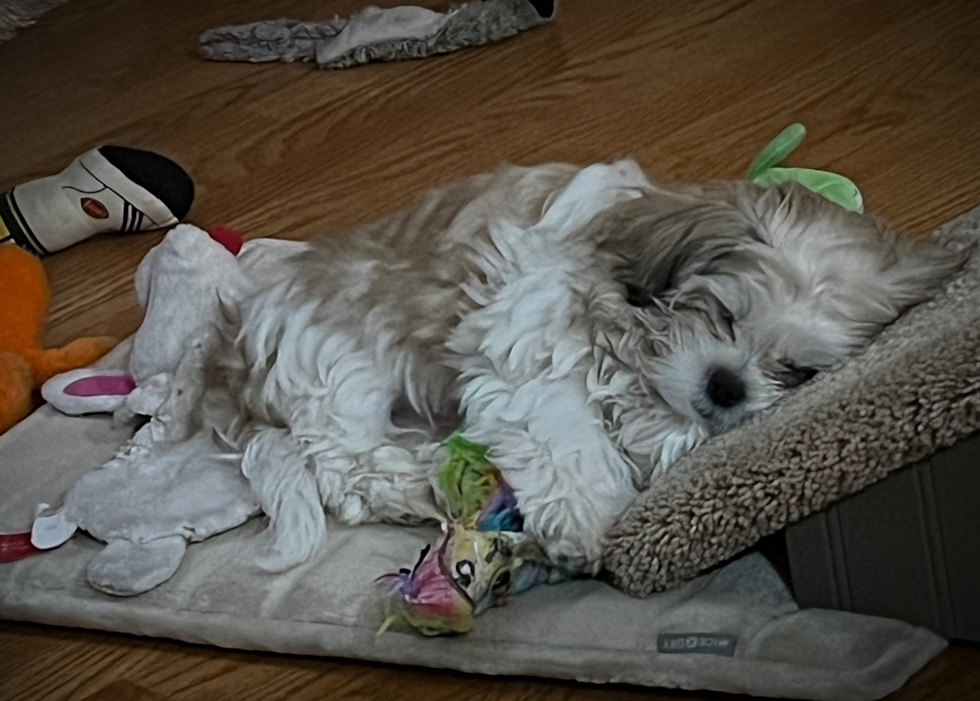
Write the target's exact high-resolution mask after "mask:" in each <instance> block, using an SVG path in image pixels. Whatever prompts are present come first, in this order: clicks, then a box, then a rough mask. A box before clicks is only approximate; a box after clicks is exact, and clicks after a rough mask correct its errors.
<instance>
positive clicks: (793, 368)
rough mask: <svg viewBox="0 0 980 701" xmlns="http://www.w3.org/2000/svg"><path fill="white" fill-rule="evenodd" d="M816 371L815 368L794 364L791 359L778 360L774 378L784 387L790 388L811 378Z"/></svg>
mask: <svg viewBox="0 0 980 701" xmlns="http://www.w3.org/2000/svg"><path fill="white" fill-rule="evenodd" d="M818 372H819V370H817V369H816V368H810V367H805V366H799V365H795V364H794V363H793V361H791V360H780V361H779V369H778V370H777V372H776V380H777V381H778V382H779V383H780V384H781V385H782V386H783V387H785V388H786V389H792V388H793V387H799V386H800V385H802V384H803V383H804V382H808V381H809V380H812V379H813V378H814V376H815V375H816V374H817V373H818Z"/></svg>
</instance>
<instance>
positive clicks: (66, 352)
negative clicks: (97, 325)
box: [0, 243, 116, 433]
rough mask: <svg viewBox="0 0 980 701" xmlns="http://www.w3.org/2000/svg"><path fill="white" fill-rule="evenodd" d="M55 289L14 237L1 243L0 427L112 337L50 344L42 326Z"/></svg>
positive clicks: (22, 414) (28, 408)
mask: <svg viewBox="0 0 980 701" xmlns="http://www.w3.org/2000/svg"><path fill="white" fill-rule="evenodd" d="M49 302H50V294H49V291H48V281H47V278H46V277H45V275H44V268H43V267H42V266H41V262H40V261H39V260H38V259H37V258H35V257H34V256H33V255H32V254H30V253H28V252H27V251H25V250H22V249H20V248H18V247H17V246H15V245H13V244H12V243H4V244H0V433H3V432H4V431H6V430H7V429H9V428H10V427H11V426H13V425H14V424H15V423H17V422H18V421H20V420H21V419H23V418H24V417H25V416H27V415H28V414H29V413H31V411H32V409H33V408H34V402H35V397H34V390H35V389H37V388H39V387H40V386H41V385H42V384H44V382H45V381H46V380H48V378H50V377H52V376H54V375H57V374H58V373H62V372H66V371H68V370H73V369H75V368H79V367H84V366H86V365H90V364H91V363H94V362H95V361H96V360H98V359H99V358H101V357H102V356H103V355H105V354H106V353H107V352H108V351H109V350H110V349H111V348H112V347H113V346H114V345H115V344H116V341H115V340H114V339H111V338H80V339H78V340H77V341H73V342H71V343H69V344H68V345H67V346H65V347H64V348H57V349H51V350H45V349H44V348H42V347H41V332H42V329H43V326H44V321H45V317H46V316H47V313H48V303H49Z"/></svg>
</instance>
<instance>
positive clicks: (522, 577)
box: [378, 432, 570, 635]
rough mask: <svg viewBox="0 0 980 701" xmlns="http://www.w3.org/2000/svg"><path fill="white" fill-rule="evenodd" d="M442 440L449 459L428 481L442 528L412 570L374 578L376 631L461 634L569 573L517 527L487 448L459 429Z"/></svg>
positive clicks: (513, 504) (513, 503)
mask: <svg viewBox="0 0 980 701" xmlns="http://www.w3.org/2000/svg"><path fill="white" fill-rule="evenodd" d="M444 445H445V447H446V448H447V449H448V451H449V457H448V458H447V460H446V462H445V463H444V464H443V466H442V468H440V470H439V472H438V474H437V475H436V479H435V483H434V484H433V489H434V490H435V494H436V502H437V504H438V505H439V508H440V509H441V510H442V512H443V514H442V516H441V520H442V521H443V532H442V534H441V535H440V536H439V538H438V539H437V540H436V542H435V543H433V544H432V545H430V546H427V547H426V548H425V549H424V550H422V554H421V555H420V556H419V560H418V562H417V563H416V565H415V568H414V569H412V570H409V569H402V570H401V571H399V572H397V573H393V574H387V575H384V576H383V577H380V578H379V579H378V581H379V582H382V583H384V584H386V585H387V586H388V591H389V598H388V599H387V602H386V603H387V605H386V609H387V617H386V619H385V622H384V625H383V626H382V628H381V631H382V632H383V631H384V630H386V629H387V628H388V626H389V625H391V623H393V622H395V621H397V620H402V621H405V622H407V623H408V624H409V625H411V626H412V627H413V628H415V629H416V630H418V631H419V632H420V633H422V634H424V635H450V634H460V633H468V632H469V631H471V630H472V629H473V624H474V619H475V618H476V616H479V615H480V614H481V613H483V612H484V611H486V610H487V609H489V608H491V607H494V606H503V605H504V604H506V603H507V601H508V599H509V598H510V597H511V596H512V595H514V594H520V593H521V592H522V591H526V590H527V589H530V588H531V587H533V586H537V585H538V584H544V583H548V584H554V583H556V582H562V581H565V580H567V579H569V577H570V575H569V574H568V573H567V572H565V571H564V570H563V569H561V568H559V567H557V566H556V565H553V564H552V563H551V562H550V561H549V560H548V557H547V555H545V553H544V551H543V550H542V549H541V547H540V546H539V545H538V544H537V543H536V542H535V541H534V540H533V539H532V538H531V537H529V536H527V535H525V534H523V533H521V532H520V531H521V528H523V518H522V517H521V514H520V512H519V511H518V509H517V499H516V498H515V496H514V491H513V490H512V489H511V488H510V486H509V485H507V483H506V482H504V480H503V478H502V477H501V475H500V472H499V471H498V470H497V468H496V467H494V466H493V465H492V464H491V463H490V462H488V461H487V457H486V448H484V447H482V446H478V445H475V444H473V443H470V442H469V441H467V440H466V439H464V438H463V437H462V436H461V435H460V434H459V433H458V432H457V433H454V434H453V435H452V436H450V437H449V438H448V439H446V441H445V443H444Z"/></svg>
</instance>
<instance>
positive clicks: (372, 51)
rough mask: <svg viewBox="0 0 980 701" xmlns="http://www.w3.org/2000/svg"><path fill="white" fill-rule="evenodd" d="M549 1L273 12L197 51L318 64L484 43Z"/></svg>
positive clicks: (215, 36) (221, 57)
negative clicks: (441, 8) (345, 14)
mask: <svg viewBox="0 0 980 701" xmlns="http://www.w3.org/2000/svg"><path fill="white" fill-rule="evenodd" d="M554 5H555V3H553V2H542V1H541V0H535V1H534V2H532V1H531V0H486V2H470V3H466V4H465V5H462V6H460V7H457V8H454V9H452V10H450V11H449V12H446V13H440V12H435V11H433V10H429V9H426V8H423V7H413V6H403V7H393V8H387V9H381V8H377V7H367V8H365V9H364V10H362V11H361V12H359V13H357V14H355V15H353V16H352V17H351V18H350V19H349V20H348V19H343V18H341V17H334V18H333V19H330V20H327V21H325V22H302V21H298V20H293V19H279V20H270V21H265V22H253V23H251V24H237V25H229V26H226V27H217V28H215V29H209V30H207V31H206V32H204V33H203V34H202V35H201V39H200V53H201V55H202V56H204V57H205V58H207V59H211V60H213V61H249V62H252V63H262V62H268V61H284V62H286V63H292V62H293V61H313V60H315V61H316V63H317V66H318V67H320V68H349V67H351V66H357V65H361V64H364V63H371V62H374V61H398V60H403V59H412V58H425V57H426V56H433V55H436V54H445V53H449V52H452V51H456V50H458V49H463V48H467V47H471V46H482V45H484V44H488V43H491V42H495V41H500V40H501V39H506V38H507V37H510V36H513V35H515V34H517V33H518V32H523V31H525V30H527V29H531V28H532V27H536V26H538V25H540V24H544V23H546V22H548V21H550V20H551V18H552V17H553V16H554V9H555V8H554Z"/></svg>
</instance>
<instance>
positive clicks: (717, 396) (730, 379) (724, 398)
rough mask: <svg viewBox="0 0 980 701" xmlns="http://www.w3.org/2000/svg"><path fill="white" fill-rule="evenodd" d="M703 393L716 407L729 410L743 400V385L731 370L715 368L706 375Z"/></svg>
mask: <svg viewBox="0 0 980 701" xmlns="http://www.w3.org/2000/svg"><path fill="white" fill-rule="evenodd" d="M705 392H706V393H707V395H708V399H710V400H711V401H712V402H713V403H714V404H715V405H716V406H720V407H722V408H723V409H730V408H731V407H733V406H735V405H736V404H738V403H739V402H741V401H742V400H743V399H745V383H744V382H742V380H741V379H740V378H739V376H738V375H736V374H735V373H734V372H732V371H731V370H728V369H726V368H715V369H714V370H712V371H711V374H710V375H708V387H707V389H706V390H705Z"/></svg>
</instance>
